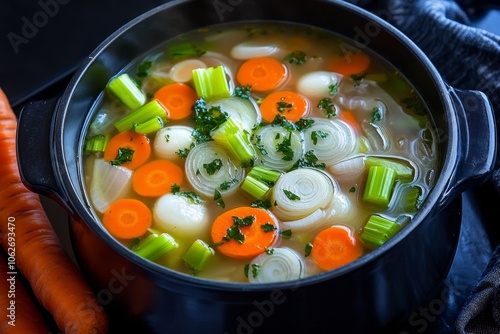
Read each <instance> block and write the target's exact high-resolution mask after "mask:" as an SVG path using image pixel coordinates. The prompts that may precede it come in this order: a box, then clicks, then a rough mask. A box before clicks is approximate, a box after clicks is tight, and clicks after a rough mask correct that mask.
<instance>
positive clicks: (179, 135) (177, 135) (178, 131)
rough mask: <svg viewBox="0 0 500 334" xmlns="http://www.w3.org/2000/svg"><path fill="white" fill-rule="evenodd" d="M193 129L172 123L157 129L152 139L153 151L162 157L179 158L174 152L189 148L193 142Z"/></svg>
mask: <svg viewBox="0 0 500 334" xmlns="http://www.w3.org/2000/svg"><path fill="white" fill-rule="evenodd" d="M193 131H194V129H193V128H192V127H189V126H184V125H172V126H167V127H165V128H163V129H160V130H158V132H157V133H156V136H155V140H154V152H155V154H156V155H157V156H158V157H160V158H163V159H168V160H176V159H180V157H179V155H178V154H177V153H176V152H178V151H179V150H183V149H189V148H190V147H191V144H193V142H194V139H193V137H192V133H193Z"/></svg>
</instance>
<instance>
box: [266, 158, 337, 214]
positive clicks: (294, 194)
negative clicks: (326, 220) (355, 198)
mask: <svg viewBox="0 0 500 334" xmlns="http://www.w3.org/2000/svg"><path fill="white" fill-rule="evenodd" d="M337 191H338V186H337V184H336V182H335V181H334V180H333V179H332V178H331V177H329V176H328V175H327V174H326V173H324V172H322V171H320V170H317V169H313V168H299V169H296V170H293V171H291V172H288V173H286V174H285V175H282V176H281V177H280V178H279V180H278V182H276V185H275V186H274V188H273V193H272V198H273V201H272V202H273V203H275V206H274V207H273V213H274V214H275V215H276V216H277V217H278V218H279V219H281V220H282V221H289V220H298V219H302V218H305V217H307V216H309V215H311V214H312V213H313V212H314V211H316V210H318V209H326V208H327V207H329V206H330V204H331V203H332V200H333V197H334V196H335V195H336V193H337Z"/></svg>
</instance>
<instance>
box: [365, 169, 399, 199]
mask: <svg viewBox="0 0 500 334" xmlns="http://www.w3.org/2000/svg"><path fill="white" fill-rule="evenodd" d="M395 180H396V171H394V169H392V168H389V167H385V166H371V167H370V169H369V170H368V179H367V180H366V185H365V191H364V194H363V200H364V201H365V202H369V203H373V204H376V205H379V206H382V207H387V206H388V205H389V202H390V200H391V195H392V190H393V188H394V182H395Z"/></svg>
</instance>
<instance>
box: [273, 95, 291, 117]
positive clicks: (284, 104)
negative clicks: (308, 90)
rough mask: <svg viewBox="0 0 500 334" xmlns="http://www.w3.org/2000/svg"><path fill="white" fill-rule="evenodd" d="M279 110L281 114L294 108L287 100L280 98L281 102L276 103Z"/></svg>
mask: <svg viewBox="0 0 500 334" xmlns="http://www.w3.org/2000/svg"><path fill="white" fill-rule="evenodd" d="M276 105H277V110H278V112H280V113H284V112H290V111H291V110H292V108H293V104H291V103H288V102H286V101H285V98H284V97H282V98H280V101H278V102H276Z"/></svg>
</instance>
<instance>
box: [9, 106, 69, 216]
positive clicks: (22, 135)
mask: <svg viewBox="0 0 500 334" xmlns="http://www.w3.org/2000/svg"><path fill="white" fill-rule="evenodd" d="M58 103H59V100H58V99H51V100H44V101H34V102H30V103H28V104H27V105H25V106H24V107H23V108H22V110H21V112H20V113H19V118H18V126H17V145H16V146H17V163H18V166H19V173H20V175H21V180H22V182H23V184H24V185H25V186H26V188H28V189H29V190H30V191H33V192H35V193H38V194H40V195H44V196H47V197H49V198H51V199H54V200H55V201H56V202H58V203H59V204H60V205H61V206H63V207H64V209H65V210H66V211H67V212H68V213H69V214H71V213H72V210H71V207H70V206H69V205H68V201H67V200H66V197H65V196H64V195H63V191H62V190H61V187H60V186H59V184H58V182H57V179H56V176H55V173H54V167H53V165H52V164H53V161H54V160H53V157H52V148H51V143H53V138H52V116H53V112H54V110H55V109H56V107H57V105H58Z"/></svg>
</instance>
